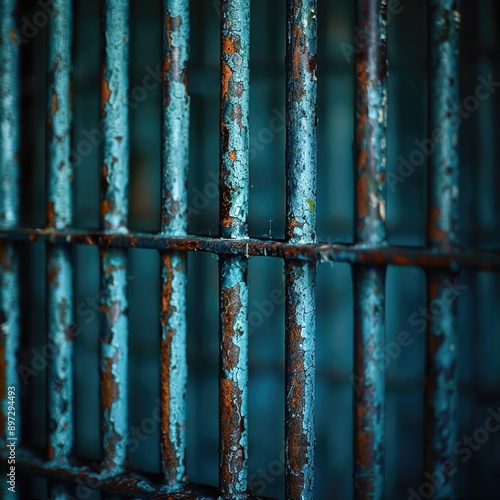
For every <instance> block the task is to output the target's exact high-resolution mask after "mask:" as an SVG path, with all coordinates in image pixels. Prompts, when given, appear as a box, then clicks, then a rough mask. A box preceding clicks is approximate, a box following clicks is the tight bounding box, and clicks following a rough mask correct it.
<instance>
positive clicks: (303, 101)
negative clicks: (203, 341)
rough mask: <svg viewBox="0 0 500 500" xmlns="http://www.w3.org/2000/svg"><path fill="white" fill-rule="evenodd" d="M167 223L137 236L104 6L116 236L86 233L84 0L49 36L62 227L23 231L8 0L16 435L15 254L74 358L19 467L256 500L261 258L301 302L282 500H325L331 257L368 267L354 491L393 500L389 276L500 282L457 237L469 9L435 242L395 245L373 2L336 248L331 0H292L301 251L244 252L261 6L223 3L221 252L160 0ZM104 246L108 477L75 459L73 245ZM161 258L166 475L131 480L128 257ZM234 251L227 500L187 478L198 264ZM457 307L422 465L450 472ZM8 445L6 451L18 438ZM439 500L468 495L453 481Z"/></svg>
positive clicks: (448, 25) (226, 329) (433, 10)
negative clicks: (130, 222)
mask: <svg viewBox="0 0 500 500" xmlns="http://www.w3.org/2000/svg"><path fill="white" fill-rule="evenodd" d="M163 4H164V10H163V16H164V18H163V26H164V30H163V70H164V79H163V107H162V110H163V117H162V144H163V150H162V178H161V190H162V218H161V231H160V233H159V234H155V235H151V234H132V233H130V232H129V231H128V229H127V204H128V200H127V192H128V162H129V130H128V125H127V114H128V109H127V106H126V104H125V103H126V96H127V93H128V76H127V68H128V42H129V31H128V12H129V5H128V0H106V1H105V2H103V31H104V53H103V59H102V117H103V123H104V144H103V156H102V158H103V160H102V198H101V231H100V232H90V233H89V232H82V231H78V230H77V229H76V228H73V227H72V176H73V172H72V165H71V159H70V137H71V123H72V121H71V96H70V77H71V66H72V57H71V45H72V3H71V1H70V0H54V1H53V2H52V6H53V7H52V8H53V16H51V17H50V21H49V42H48V47H49V56H48V68H47V78H48V92H47V116H48V124H47V125H48V133H47V158H46V160H47V167H48V172H49V174H48V183H47V203H46V204H47V217H46V221H47V223H46V227H45V228H43V229H25V228H22V227H19V217H18V214H19V192H18V185H19V181H20V180H21V179H20V171H19V170H20V167H19V162H18V144H19V130H20V128H19V111H18V110H19V93H18V92H19V90H18V89H19V44H18V43H17V38H18V37H19V36H20V35H19V32H18V27H17V25H16V20H15V19H16V17H15V9H16V1H15V0H2V9H3V16H2V20H1V23H2V28H1V42H2V45H1V65H2V72H1V95H0V114H1V123H2V132H1V133H2V149H1V183H0V186H1V190H2V204H1V207H0V216H1V231H0V239H1V243H2V244H1V247H0V248H1V252H2V259H1V269H0V272H1V284H2V286H1V294H0V301H1V304H0V305H1V310H2V311H3V314H4V317H3V323H2V326H1V332H0V334H1V343H0V348H1V353H0V354H1V356H0V359H1V364H0V371H1V380H2V383H1V384H0V393H1V398H2V411H1V413H0V415H1V416H0V419H1V422H0V423H1V427H2V440H4V436H5V432H6V428H7V427H6V425H7V423H6V414H7V387H8V386H12V385H16V383H17V373H16V350H17V348H18V344H19V326H18V325H19V315H20V311H19V286H20V283H19V273H18V271H19V270H18V262H17V245H18V242H22V241H29V242H34V241H42V242H44V243H46V244H47V292H48V293H47V297H48V303H47V311H48V341H49V342H51V343H52V344H54V345H55V346H57V348H58V352H59V354H58V356H57V357H55V359H53V360H52V361H51V362H50V363H49V367H48V389H47V392H48V394H49V398H48V406H47V408H48V421H49V432H48V442H47V449H46V455H45V456H43V457H40V456H37V455H36V454H35V453H34V452H33V451H30V450H29V449H24V448H22V447H21V448H20V449H19V450H18V459H19V460H18V464H19V467H20V468H22V470H24V471H27V472H31V473H34V474H36V475H41V476H44V477H49V478H51V480H53V481H55V482H51V483H50V484H51V495H52V498H64V497H65V493H69V492H71V491H73V490H72V488H71V481H72V480H73V481H74V480H76V479H77V478H86V479H87V480H88V479H92V480H94V482H95V484H97V485H98V486H99V488H102V489H103V490H104V491H107V492H111V493H115V494H121V495H126V496H137V495H144V496H148V495H153V496H155V497H157V498H218V497H219V496H220V497H223V498H247V497H249V495H248V493H247V490H248V488H247V460H248V439H247V427H248V426H247V384H248V371H247V351H248V325H247V305H248V304H247V302H248V286H247V276H246V270H247V264H248V259H249V258H250V257H253V256H267V257H277V258H280V259H283V261H284V272H285V292H286V309H285V316H286V318H285V320H286V345H285V349H286V391H285V396H284V399H285V408H286V409H285V438H286V448H285V450H286V455H285V483H286V492H285V495H286V498H297V499H298V498H313V496H314V443H315V438H314V378H315V369H314V367H315V355H314V345H315V292H314V290H315V276H316V267H317V263H318V262H329V261H338V262H346V263H349V264H351V265H352V268H353V280H354V301H355V316H354V317H355V322H354V326H355V328H354V343H355V352H354V378H355V380H356V390H355V392H354V417H353V418H354V455H355V457H354V491H355V496H356V498H383V496H384V446H385V430H384V429H385V376H384V372H383V371H381V370H380V368H379V367H377V369H375V367H374V363H375V361H374V355H373V353H374V352H375V351H377V350H379V349H382V350H383V349H384V345H385V326H384V315H385V314H384V297H385V292H384V287H385V271H386V267H387V265H400V266H419V267H422V268H424V269H425V270H426V271H427V282H428V285H427V296H428V302H429V303H430V302H431V301H432V300H433V299H434V298H435V297H438V296H440V295H441V293H442V290H441V288H440V287H441V286H443V285H442V284H443V282H444V280H445V279H447V280H450V281H452V280H454V278H455V277H456V275H457V273H458V271H459V270H460V269H462V268H472V269H476V270H495V271H498V270H500V254H499V253H498V252H494V251H489V252H486V251H481V250H463V249H460V248H459V246H458V241H457V214H458V210H457V202H458V169H459V168H458V167H459V161H458V151H457V150H458V139H457V137H458V135H457V134H458V130H457V123H458V116H457V114H458V107H456V106H454V104H455V103H456V102H457V101H458V29H459V22H460V15H459V12H458V10H457V2H456V1H453V0H428V11H429V19H428V29H429V44H428V51H429V92H428V96H429V98H428V99H429V100H428V106H429V123H428V130H429V131H430V132H431V131H434V130H436V129H439V130H441V132H442V137H441V138H440V140H439V141H436V144H437V147H436V149H435V151H434V152H433V153H432V154H431V155H430V157H429V176H428V179H429V185H428V200H429V201H428V231H427V240H428V246H427V247H425V248H408V247H394V246H389V245H388V244H387V238H386V230H385V219H386V217H385V206H386V178H385V177H386V149H385V148H386V119H387V31H386V19H387V2H386V1H385V0H357V1H356V2H355V4H356V28H357V30H358V33H361V34H362V36H363V37H364V40H363V43H362V44H361V45H362V46H363V47H364V48H363V49H362V50H360V51H359V53H357V55H356V65H355V66H356V77H355V90H356V92H355V98H356V102H355V130H354V151H355V168H356V172H357V175H356V177H355V192H356V196H355V199H356V203H355V211H356V231H355V242H354V244H353V245H340V244H321V243H318V242H317V237H316V156H317V145H316V90H317V79H316V45H317V14H316V0H288V1H287V51H286V63H287V64H286V68H287V69H286V71H287V86H286V127H287V143H286V167H287V172H286V175H287V206H286V217H287V219H286V221H287V222H286V239H285V240H284V241H278V240H261V239H251V238H249V237H248V226H247V216H248V186H249V130H248V123H249V119H248V116H249V40H250V29H249V17H250V0H222V1H221V9H222V15H221V103H220V237H217V238H206V237H197V236H193V235H188V234H187V191H186V181H187V171H188V142H189V95H188V86H187V65H188V59H189V11H188V1H187V0H165V1H164V2H163ZM76 244H82V245H96V246H98V247H99V249H100V263H101V280H102V284H103V288H104V289H106V290H107V292H108V293H107V294H103V298H102V302H101V304H100V308H101V311H102V312H103V313H104V314H103V315H102V316H103V322H102V325H101V354H100V356H101V361H100V371H101V418H102V461H101V464H100V467H99V470H98V471H96V470H94V469H93V468H92V467H91V466H89V465H85V464H79V463H77V462H76V461H75V459H74V458H73V457H72V448H73V436H74V429H73V416H72V415H73V393H72V391H73V380H72V362H71V360H72V339H71V328H72V325H73V314H72V307H73V304H72V269H71V263H70V258H69V250H70V248H71V246H72V245H76ZM128 248H147V249H151V250H155V251H158V252H159V253H160V255H161V279H162V288H161V318H160V322H161V442H160V444H159V445H160V449H161V475H160V477H155V478H149V477H146V476H142V475H139V474H136V473H134V472H133V471H129V470H128V469H127V467H126V435H127V425H128V424H127V357H128V356H127V340H128V322H127V280H126V268H127V249H128ZM197 251H199V252H209V253H213V254H217V255H218V256H219V274H220V287H219V304H220V377H219V400H220V420H219V425H220V444H219V450H220V468H219V488H218V489H211V488H209V487H206V488H205V487H202V486H197V485H193V484H189V483H188V482H187V479H186V478H187V475H186V469H185V448H186V446H185V442H186V439H185V421H186V407H185V394H186V385H187V359H186V281H187V275H186V253H187V252H197ZM456 319H457V311H456V302H453V303H452V304H451V305H449V306H447V310H446V311H444V313H443V314H442V315H440V317H439V320H438V321H435V322H431V323H430V324H429V326H428V330H427V357H426V393H425V409H426V433H425V435H426V443H425V445H426V456H425V461H426V464H425V469H426V470H427V471H429V472H430V473H431V474H432V473H435V472H443V471H444V468H445V467H446V464H447V461H448V460H451V461H452V458H453V450H452V446H453V443H454V442H455V441H456V439H457V432H458V430H457V371H456V362H457V359H456V353H457V350H456V349H454V348H453V346H454V345H456V341H457V339H456V329H457V327H456ZM2 444H3V445H4V444H5V443H2ZM444 477H445V478H446V480H445V482H444V484H442V486H441V487H440V488H439V491H438V492H437V493H436V495H439V496H440V497H446V498H453V497H455V496H456V493H457V484H456V480H457V477H456V476H446V475H444Z"/></svg>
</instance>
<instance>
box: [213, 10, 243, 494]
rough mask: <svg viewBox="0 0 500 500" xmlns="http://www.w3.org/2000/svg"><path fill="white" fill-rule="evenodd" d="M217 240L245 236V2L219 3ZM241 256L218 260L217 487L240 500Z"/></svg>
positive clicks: (241, 491)
mask: <svg viewBox="0 0 500 500" xmlns="http://www.w3.org/2000/svg"><path fill="white" fill-rule="evenodd" d="M220 19H221V103H220V106H221V108H220V187H219V196H220V214H219V217H220V236H221V237H222V238H229V239H237V238H247V237H248V225H247V216H248V189H249V188H248V179H249V170H248V168H249V130H248V127H249V122H248V119H249V117H248V114H249V96H250V87H249V85H250V81H249V78H250V70H249V59H250V1H249V0H222V2H221V18H220ZM247 265H248V259H247V258H246V257H232V256H225V255H223V256H220V260H219V305H220V375H219V413H220V414H219V433H220V435H219V440H220V441H219V460H220V464H219V488H220V494H221V496H222V497H223V498H241V497H244V495H245V493H246V490H247V477H248V434H247V432H248V416H247V385H248V322H247V306H248V287H247Z"/></svg>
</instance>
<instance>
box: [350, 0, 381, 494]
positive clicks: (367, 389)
mask: <svg viewBox="0 0 500 500" xmlns="http://www.w3.org/2000/svg"><path fill="white" fill-rule="evenodd" d="M355 11H356V16H355V18H356V21H355V22H356V31H357V32H358V33H359V35H360V37H361V42H360V44H359V46H360V50H358V51H356V52H357V53H356V63H355V71H356V74H355V84H356V90H355V99H356V102H355V130H354V149H355V164H356V170H355V179H356V183H355V185H356V187H355V200H356V230H355V234H356V236H355V239H356V242H357V243H358V244H359V245H360V246H366V247H370V246H371V247H374V246H384V245H386V230H385V206H386V183H385V172H386V131H387V29H386V19H387V3H386V0H356V7H355ZM353 290H354V371H353V382H354V384H353V385H354V389H355V390H354V430H353V432H354V497H355V498H358V499H368V498H370V499H381V498H383V497H384V465H385V370H384V366H383V364H382V365H381V364H380V363H377V359H380V358H379V355H380V353H381V352H384V348H385V309H384V304H385V267H374V266H358V267H355V268H354V269H353Z"/></svg>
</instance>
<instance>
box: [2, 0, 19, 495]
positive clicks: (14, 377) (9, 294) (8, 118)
mask: <svg viewBox="0 0 500 500" xmlns="http://www.w3.org/2000/svg"><path fill="white" fill-rule="evenodd" d="M16 4H17V2H16V1H15V0H1V3H0V5H1V8H2V13H3V15H2V17H1V19H0V23H1V31H0V37H1V38H0V40H1V45H0V140H1V144H2V147H1V148H0V155H1V157H0V190H1V191H0V200H1V201H0V228H1V229H5V230H9V229H11V228H14V227H16V226H17V225H18V223H19V185H18V183H19V136H20V120H19V91H20V87H21V86H20V81H19V45H20V38H19V36H20V35H19V31H18V27H17V23H16V7H17V5H16ZM14 245H15V244H14V243H7V242H2V243H1V245H0V381H1V383H0V398H1V410H0V436H1V437H0V446H1V449H2V452H3V453H5V451H6V447H5V446H6V444H7V443H11V442H13V441H9V440H8V438H17V441H14V442H15V443H16V444H20V430H21V419H20V411H21V393H20V390H21V387H20V385H19V379H18V374H17V371H16V367H17V359H16V354H17V349H18V346H19V334H20V331H19V273H18V272H19V268H18V256H17V252H16V250H15V246H14ZM12 387H15V392H16V395H15V410H16V415H15V424H16V431H15V433H11V432H10V431H9V419H8V417H9V414H8V412H9V398H8V391H9V388H12ZM11 415H12V414H11ZM11 423H12V422H11ZM4 486H5V490H6V489H7V482H6V481H5V485H4Z"/></svg>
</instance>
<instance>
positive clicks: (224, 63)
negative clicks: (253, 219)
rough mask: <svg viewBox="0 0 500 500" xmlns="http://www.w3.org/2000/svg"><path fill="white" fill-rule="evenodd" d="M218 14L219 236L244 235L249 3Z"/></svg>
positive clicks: (229, 5)
mask: <svg viewBox="0 0 500 500" xmlns="http://www.w3.org/2000/svg"><path fill="white" fill-rule="evenodd" d="M221 7H222V11H221V104H220V234H221V236H222V237H224V238H242V237H243V238H244V237H246V236H247V233H248V227H247V226H248V221H247V218H248V183H249V170H248V169H249V167H248V166H249V145H250V142H249V141H250V138H249V129H248V127H249V97H250V87H249V78H250V69H249V57H250V1H249V0H235V1H229V0H223V1H222V6H221Z"/></svg>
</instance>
